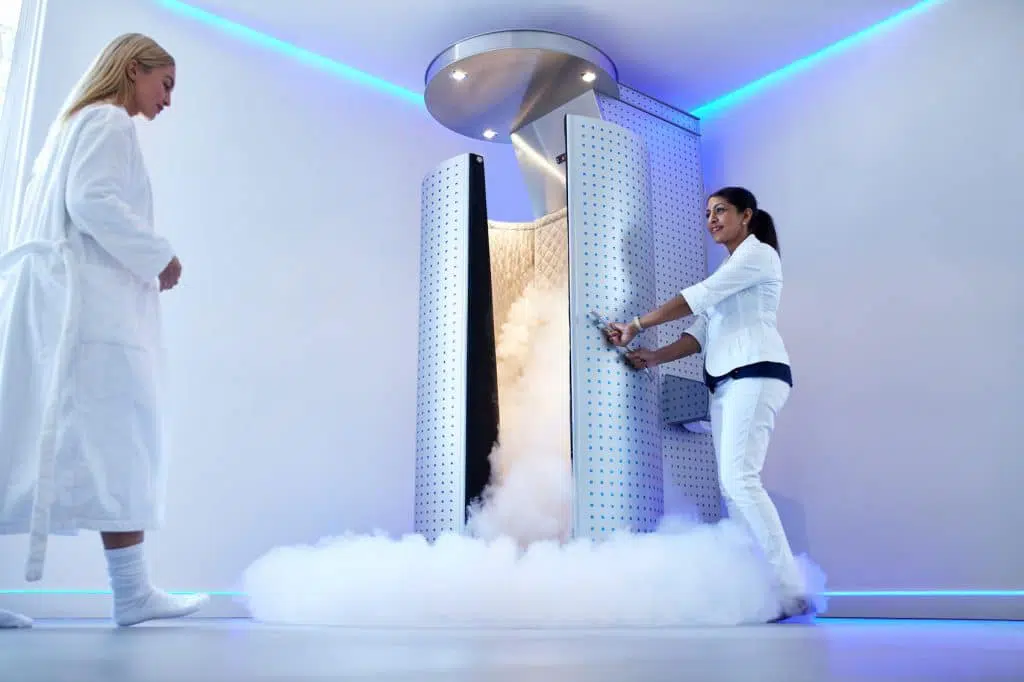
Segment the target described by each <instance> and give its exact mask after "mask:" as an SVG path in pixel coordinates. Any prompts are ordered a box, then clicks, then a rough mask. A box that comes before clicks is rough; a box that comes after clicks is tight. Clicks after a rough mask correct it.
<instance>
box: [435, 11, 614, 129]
mask: <svg viewBox="0 0 1024 682" xmlns="http://www.w3.org/2000/svg"><path fill="white" fill-rule="evenodd" d="M618 76H619V74H618V70H617V69H616V68H615V64H614V63H612V60H611V59H609V58H608V56H607V55H606V54H604V53H603V52H601V51H600V50H599V49H597V48H596V47H594V46H593V45H590V44H589V43H585V42H583V41H581V40H576V39H575V38H570V37H568V36H564V35H561V34H558V33H551V32H548V31H532V30H518V31H498V32H495V33H485V34H483V35H479V36H475V37H473V38H467V39H466V40H462V41H460V42H458V43H456V44H454V45H452V46H451V47H449V48H448V49H446V50H445V51H444V52H442V53H441V54H439V55H438V56H437V57H435V58H434V60H433V61H432V62H431V63H430V66H429V67H428V68H427V74H426V86H427V87H426V92H425V94H424V100H425V102H426V105H427V111H429V112H430V115H431V116H433V117H434V118H435V119H436V120H437V121H438V122H439V123H440V124H441V125H443V126H445V127H446V128H448V129H450V130H454V131H455V132H457V133H461V134H462V135H465V136H467V137H472V138H476V139H481V138H482V139H486V140H491V141H492V142H505V143H507V142H509V134H510V133H512V132H515V131H516V130H517V129H519V128H520V127H522V126H523V125H524V124H526V123H529V122H530V121H532V120H535V119H537V118H539V117H540V116H543V115H544V114H546V113H549V112H551V111H553V110H554V109H556V108H558V107H559V106H561V105H563V104H565V103H566V102H568V101H570V100H572V99H573V98H575V97H578V96H579V95H581V94H583V93H584V92H586V91H588V90H597V91H598V92H602V93H606V94H610V95H613V96H617V95H618Z"/></svg>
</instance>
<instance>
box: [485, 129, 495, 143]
mask: <svg viewBox="0 0 1024 682" xmlns="http://www.w3.org/2000/svg"><path fill="white" fill-rule="evenodd" d="M497 134H498V133H496V132H494V131H493V130H491V129H490V128H488V129H487V130H485V131H484V137H486V138H487V139H488V140H491V139H493V138H494V136H495V135H497Z"/></svg>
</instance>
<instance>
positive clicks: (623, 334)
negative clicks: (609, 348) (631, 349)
mask: <svg viewBox="0 0 1024 682" xmlns="http://www.w3.org/2000/svg"><path fill="white" fill-rule="evenodd" d="M636 334H637V329H636V327H634V326H633V325H632V324H624V323H622V322H612V323H611V324H609V325H608V326H607V327H606V328H605V330H604V335H605V337H606V338H607V339H608V340H609V341H610V342H611V343H612V345H614V346H625V345H628V344H629V342H630V341H632V340H633V339H635V338H636Z"/></svg>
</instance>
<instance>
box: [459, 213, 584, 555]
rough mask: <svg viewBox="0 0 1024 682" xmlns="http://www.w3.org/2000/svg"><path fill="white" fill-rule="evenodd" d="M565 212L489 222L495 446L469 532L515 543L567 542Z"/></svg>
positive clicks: (568, 428) (569, 491)
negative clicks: (495, 372) (496, 411)
mask: <svg viewBox="0 0 1024 682" xmlns="http://www.w3.org/2000/svg"><path fill="white" fill-rule="evenodd" d="M568 237H569V233H568V213H567V211H566V209H564V208H563V209H561V210H559V211H557V212H554V213H551V214H549V215H546V216H544V217H542V218H540V219H538V220H536V221H533V222H523V223H508V222H498V221H490V222H489V223H488V240H489V246H490V265H491V295H492V299H493V305H494V331H495V339H496V349H495V355H496V360H497V370H498V406H499V407H498V409H499V415H500V429H499V435H498V438H499V442H498V445H497V446H496V447H495V448H494V450H493V451H492V452H491V456H490V460H491V462H490V463H491V481H490V483H489V484H488V486H487V488H486V490H485V491H484V494H483V497H482V499H481V500H480V501H478V503H476V504H474V505H473V506H472V507H471V510H470V518H469V524H468V526H469V531H470V533H472V534H473V535H476V536H480V537H485V538H489V539H493V538H496V537H500V536H507V537H511V538H513V539H514V540H516V541H517V542H518V543H519V544H520V545H527V544H529V543H531V542H536V541H541V540H560V541H565V540H568V539H569V538H570V536H571V518H572V512H571V509H572V506H571V505H572V486H571V465H570V434H571V423H570V422H571V420H570V409H569V398H570V384H569V288H568V282H569V249H568Z"/></svg>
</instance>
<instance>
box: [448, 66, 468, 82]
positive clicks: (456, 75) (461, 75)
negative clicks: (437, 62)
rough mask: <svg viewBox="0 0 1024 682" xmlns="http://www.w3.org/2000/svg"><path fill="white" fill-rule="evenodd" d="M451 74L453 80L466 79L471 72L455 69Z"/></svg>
mask: <svg viewBox="0 0 1024 682" xmlns="http://www.w3.org/2000/svg"><path fill="white" fill-rule="evenodd" d="M451 75H452V80H456V81H464V80H466V76H468V75H469V74H468V73H466V72H465V71H463V70H462V69H455V70H454V71H452V74H451Z"/></svg>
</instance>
